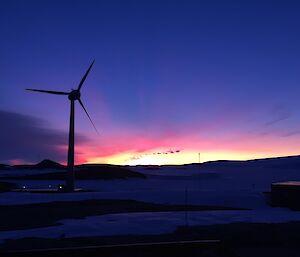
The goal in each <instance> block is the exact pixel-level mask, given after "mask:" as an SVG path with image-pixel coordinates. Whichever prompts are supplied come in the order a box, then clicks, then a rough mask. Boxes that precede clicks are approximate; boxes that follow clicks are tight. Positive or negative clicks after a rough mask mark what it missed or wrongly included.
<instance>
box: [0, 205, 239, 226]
mask: <svg viewBox="0 0 300 257" xmlns="http://www.w3.org/2000/svg"><path fill="white" fill-rule="evenodd" d="M185 210H187V211H205V210H237V209H236V208H230V207H221V206H198V205H165V204H155V203H146V202H140V201H134V200H111V199H109V200H83V201H59V202H50V203H39V204H26V205H1V206H0V220H2V221H5V222H1V223H0V231H6V230H18V229H31V228H38V227H46V226H54V225H57V224H58V222H59V221H60V220H63V219H81V218H84V217H86V216H94V215H103V214H111V213H130V212H158V211H159V212H161V211H185ZM239 210H243V209H239Z"/></svg>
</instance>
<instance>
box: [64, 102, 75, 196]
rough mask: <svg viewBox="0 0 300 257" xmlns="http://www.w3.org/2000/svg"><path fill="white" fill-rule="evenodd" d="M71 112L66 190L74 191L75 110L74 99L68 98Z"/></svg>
mask: <svg viewBox="0 0 300 257" xmlns="http://www.w3.org/2000/svg"><path fill="white" fill-rule="evenodd" d="M70 102H71V112H70V130H69V148H68V173H67V179H66V190H67V191H68V192H73V191H74V116H75V115H74V112H75V108H74V107H75V106H74V103H75V100H70Z"/></svg>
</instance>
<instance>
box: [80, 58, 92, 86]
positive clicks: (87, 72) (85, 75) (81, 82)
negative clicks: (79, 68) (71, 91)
mask: <svg viewBox="0 0 300 257" xmlns="http://www.w3.org/2000/svg"><path fill="white" fill-rule="evenodd" d="M94 62H95V60H93V61H92V63H91V65H90V67H89V68H88V70H87V71H86V72H85V74H84V76H83V77H82V79H81V81H80V83H79V85H78V88H77V90H80V89H81V87H82V84H83V83H84V81H85V79H86V77H87V75H88V74H89V72H90V70H91V68H92V66H93V65H94Z"/></svg>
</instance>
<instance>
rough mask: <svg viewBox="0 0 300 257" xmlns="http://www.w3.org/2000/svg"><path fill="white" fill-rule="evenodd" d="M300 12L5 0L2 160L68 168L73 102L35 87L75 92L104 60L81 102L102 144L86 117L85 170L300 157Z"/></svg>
mask: <svg viewBox="0 0 300 257" xmlns="http://www.w3.org/2000/svg"><path fill="white" fill-rule="evenodd" d="M205 2H206V3H205ZM299 13H300V3H299V2H298V1H275V0H274V1H263V0H262V1H89V0H88V1H64V0H63V1H58V0H57V1H55V0H51V1H47V0H46V1H31V0H27V1H21V0H20V1H14V0H12V1H11V0H10V1H8V0H7V1H6V0H4V1H2V2H1V8H0V28H1V42H0V45H1V48H0V51H1V58H0V70H1V76H0V86H1V94H0V118H1V120H2V121H1V122H3V124H7V125H1V128H0V131H1V133H2V136H1V137H0V138H1V142H0V144H1V147H2V149H1V151H0V154H1V155H0V161H1V162H8V161H12V160H13V161H16V162H17V161H18V160H24V161H28V162H33V161H38V160H40V159H42V158H53V159H55V160H58V161H62V162H63V161H65V156H66V152H65V147H66V143H67V132H68V119H69V117H68V115H69V103H68V101H67V99H65V98H64V97H60V96H51V95H39V94H34V93H29V92H26V91H25V90H24V89H25V88H39V89H49V90H62V91H67V90H70V89H71V88H76V87H77V85H78V83H79V81H80V79H81V77H82V75H83V74H84V72H85V70H86V69H87V67H88V65H89V64H90V62H91V61H92V59H94V58H95V59H96V62H95V65H94V67H93V69H92V71H91V73H90V75H89V77H88V78H87V80H86V83H85V85H84V88H83V91H82V94H83V96H82V99H83V101H84V102H85V105H86V107H87V108H88V110H89V112H90V114H91V116H92V117H93V119H94V122H95V124H96V126H97V127H98V129H99V131H100V135H99V136H98V135H97V134H96V133H95V132H94V131H93V128H92V126H91V125H90V124H89V121H88V120H87V118H86V117H85V115H84V113H83V111H82V110H80V109H79V108H77V109H76V111H77V113H76V129H77V130H76V131H77V133H78V141H77V148H76V149H77V162H84V161H95V160H97V161H101V162H110V163H127V160H128V159H130V158H132V159H139V160H141V163H147V162H148V163H154V164H155V163H164V162H162V161H161V160H157V161H156V159H155V158H156V157H151V158H150V159H149V158H148V157H147V158H148V159H147V158H146V157H145V158H146V160H144V161H143V160H142V159H143V158H144V156H149V155H151V154H153V153H156V152H160V151H162V152H164V151H165V152H166V151H169V150H176V149H181V153H182V154H181V153H178V154H177V155H176V154H174V155H173V156H174V157H173V158H170V159H169V160H168V162H170V163H184V162H192V161H197V154H196V153H197V152H203V155H204V156H206V158H204V159H205V160H211V159H217V158H223V157H224V158H225V157H226V158H231V159H245V158H246V159H247V158H252V157H265V156H275V155H289V154H298V148H299V149H300V134H299V133H300V115H298V109H299V107H300V103H299V94H300V86H299V85H300V72H299V71H300V48H299V45H300V32H299V26H300V16H299ZM29 139H30V140H29ZM141 156H142V157H141ZM191 156H193V157H191ZM136 163H138V161H137V162H135V164H136Z"/></svg>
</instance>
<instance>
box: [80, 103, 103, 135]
mask: <svg viewBox="0 0 300 257" xmlns="http://www.w3.org/2000/svg"><path fill="white" fill-rule="evenodd" d="M78 101H79V103H80V105H81V107H82V108H83V110H84V111H85V113H86V115H87V116H88V118H89V120H90V122H91V123H92V125H93V127H94V129H95V130H96V132H97V134H99V132H98V130H97V128H96V126H95V124H94V122H93V121H92V119H91V117H90V115H89V113H88V112H87V110H86V109H85V107H84V105H83V102H82V101H81V99H79V100H78Z"/></svg>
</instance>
